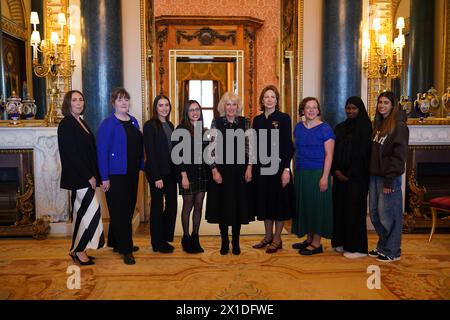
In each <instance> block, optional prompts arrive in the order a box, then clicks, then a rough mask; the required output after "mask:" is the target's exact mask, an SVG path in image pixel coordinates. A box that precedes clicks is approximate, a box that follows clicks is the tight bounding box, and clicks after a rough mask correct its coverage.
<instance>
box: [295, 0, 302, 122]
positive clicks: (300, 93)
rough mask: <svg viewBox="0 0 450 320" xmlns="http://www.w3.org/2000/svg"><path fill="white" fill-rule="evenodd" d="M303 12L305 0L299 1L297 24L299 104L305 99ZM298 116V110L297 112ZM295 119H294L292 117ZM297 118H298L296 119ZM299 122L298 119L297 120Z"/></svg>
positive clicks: (296, 72) (296, 71)
mask: <svg viewBox="0 0 450 320" xmlns="http://www.w3.org/2000/svg"><path fill="white" fill-rule="evenodd" d="M303 14H304V0H300V1H299V3H298V24H297V26H298V27H297V29H298V30H297V33H298V36H297V37H298V41H297V42H298V48H297V55H298V58H297V59H298V63H297V65H296V70H295V74H296V75H297V76H298V79H297V92H298V93H297V104H296V105H297V106H298V105H299V104H300V101H301V100H302V99H303V24H304V20H303ZM295 115H296V117H297V116H298V115H297V112H295ZM292 120H293V121H294V119H292ZM295 120H297V119H295ZM295 122H297V121H295Z"/></svg>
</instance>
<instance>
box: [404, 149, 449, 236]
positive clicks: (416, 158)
mask: <svg viewBox="0 0 450 320" xmlns="http://www.w3.org/2000/svg"><path fill="white" fill-rule="evenodd" d="M406 174H407V176H406V181H407V183H406V193H405V208H406V212H407V215H406V218H405V229H406V231H409V232H429V230H430V227H431V211H430V208H429V201H430V199H432V198H435V197H440V196H447V195H450V145H427V146H423V145H420V146H419V145H411V146H409V150H408V159H407V164H406ZM437 231H450V220H449V219H447V218H443V219H438V224H437Z"/></svg>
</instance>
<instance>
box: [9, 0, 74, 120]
mask: <svg viewBox="0 0 450 320" xmlns="http://www.w3.org/2000/svg"><path fill="white" fill-rule="evenodd" d="M0 8H1V14H2V16H1V18H2V24H1V25H2V28H1V33H2V41H1V43H2V46H1V47H2V48H1V49H2V61H1V62H2V63H1V64H2V67H3V68H2V69H1V79H2V82H1V84H2V86H1V91H2V92H0V95H1V96H2V106H1V111H2V112H0V119H1V120H3V121H2V124H3V125H11V123H12V122H11V117H12V116H11V113H12V107H10V108H9V109H8V105H7V103H8V102H9V101H11V100H8V99H10V98H14V99H15V100H14V101H18V102H17V103H16V104H17V106H16V109H17V110H18V113H19V115H17V118H18V121H17V122H14V123H13V124H18V123H19V122H20V124H21V125H25V126H28V125H44V124H45V125H55V124H56V122H57V121H58V118H61V114H60V111H58V108H59V105H60V104H61V102H62V95H63V93H64V92H65V91H68V90H70V88H71V75H72V71H73V67H74V59H73V51H74V48H73V46H74V41H76V40H74V38H73V36H71V35H70V24H71V23H72V24H73V21H71V20H70V15H69V0H42V1H38V0H2V1H1V7H0ZM78 23H79V21H78ZM13 95H14V96H15V97H13ZM19 99H20V100H21V101H19ZM19 105H20V107H19ZM44 119H45V123H44V122H43V121H42V120H44Z"/></svg>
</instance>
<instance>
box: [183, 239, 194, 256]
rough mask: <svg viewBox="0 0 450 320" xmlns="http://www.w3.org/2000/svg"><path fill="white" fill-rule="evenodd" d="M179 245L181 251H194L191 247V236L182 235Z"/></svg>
mask: <svg viewBox="0 0 450 320" xmlns="http://www.w3.org/2000/svg"><path fill="white" fill-rule="evenodd" d="M181 246H182V247H183V251H185V252H187V253H194V250H193V248H192V238H191V237H190V236H183V238H182V239H181Z"/></svg>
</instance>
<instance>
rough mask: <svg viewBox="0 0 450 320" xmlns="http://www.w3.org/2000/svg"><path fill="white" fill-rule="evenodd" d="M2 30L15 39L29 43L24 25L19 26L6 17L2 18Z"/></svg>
mask: <svg viewBox="0 0 450 320" xmlns="http://www.w3.org/2000/svg"><path fill="white" fill-rule="evenodd" d="M2 30H3V32H4V33H7V34H9V35H10V36H13V37H15V38H18V39H20V40H23V41H27V28H26V27H25V26H24V25H21V24H18V23H17V22H16V21H12V20H10V19H8V18H6V17H2Z"/></svg>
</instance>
